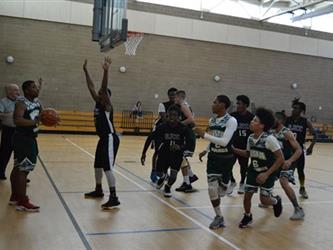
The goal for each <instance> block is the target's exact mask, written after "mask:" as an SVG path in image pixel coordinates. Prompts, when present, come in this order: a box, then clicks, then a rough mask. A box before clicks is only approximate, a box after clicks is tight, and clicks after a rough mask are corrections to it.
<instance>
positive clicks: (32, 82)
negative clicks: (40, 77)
mask: <svg viewBox="0 0 333 250" xmlns="http://www.w3.org/2000/svg"><path fill="white" fill-rule="evenodd" d="M34 83H35V81H33V80H27V81H25V82H24V83H22V90H23V92H26V90H27V89H28V88H29V87H30V86H31V85H32V84H34Z"/></svg>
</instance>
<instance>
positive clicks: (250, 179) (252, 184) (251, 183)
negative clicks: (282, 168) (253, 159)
mask: <svg viewBox="0 0 333 250" xmlns="http://www.w3.org/2000/svg"><path fill="white" fill-rule="evenodd" d="M261 173H263V172H257V171H255V170H254V169H253V168H249V169H248V171H247V178H246V184H245V192H248V193H257V192H258V189H259V188H260V194H261V195H264V196H270V195H271V194H272V192H273V188H274V182H275V180H276V174H272V175H270V176H269V177H268V178H267V180H266V182H265V183H263V184H261V185H260V184H259V183H257V180H256V179H257V177H258V175H259V174H261Z"/></svg>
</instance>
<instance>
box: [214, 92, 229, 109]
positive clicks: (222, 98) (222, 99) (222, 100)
mask: <svg viewBox="0 0 333 250" xmlns="http://www.w3.org/2000/svg"><path fill="white" fill-rule="evenodd" d="M216 99H217V101H218V102H219V103H224V106H225V108H226V109H228V108H229V107H230V105H231V101H230V99H229V97H227V96H226V95H218V96H217V97H216Z"/></svg>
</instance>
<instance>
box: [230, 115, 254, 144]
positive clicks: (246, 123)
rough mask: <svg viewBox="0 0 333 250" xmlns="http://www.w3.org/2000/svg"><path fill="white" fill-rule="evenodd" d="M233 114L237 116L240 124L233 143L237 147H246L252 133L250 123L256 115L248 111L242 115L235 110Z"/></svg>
mask: <svg viewBox="0 0 333 250" xmlns="http://www.w3.org/2000/svg"><path fill="white" fill-rule="evenodd" d="M231 115H232V116H233V117H235V118H236V120H237V124H238V126H237V130H236V131H235V133H234V136H233V145H234V146H235V147H236V148H241V149H245V148H246V144H247V139H248V138H249V136H250V134H251V133H252V132H251V130H250V123H251V121H252V120H253V117H254V115H253V114H252V113H250V112H248V111H247V112H246V114H245V115H241V114H240V113H239V112H233V113H231Z"/></svg>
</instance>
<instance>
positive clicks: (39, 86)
mask: <svg viewBox="0 0 333 250" xmlns="http://www.w3.org/2000/svg"><path fill="white" fill-rule="evenodd" d="M44 85H45V81H44V80H43V78H41V77H39V78H38V89H39V96H40V93H41V91H42V88H43V86H44Z"/></svg>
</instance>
